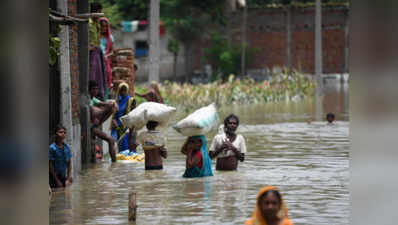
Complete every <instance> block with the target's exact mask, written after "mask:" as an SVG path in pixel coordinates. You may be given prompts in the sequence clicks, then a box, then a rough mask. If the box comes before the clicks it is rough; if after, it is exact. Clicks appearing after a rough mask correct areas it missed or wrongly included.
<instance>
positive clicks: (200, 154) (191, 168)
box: [181, 135, 213, 178]
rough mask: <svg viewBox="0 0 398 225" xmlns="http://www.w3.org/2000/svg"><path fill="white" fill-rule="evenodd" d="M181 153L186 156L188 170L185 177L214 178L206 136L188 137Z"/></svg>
mask: <svg viewBox="0 0 398 225" xmlns="http://www.w3.org/2000/svg"><path fill="white" fill-rule="evenodd" d="M181 153H182V154H184V155H186V170H185V173H184V175H183V177H186V178H189V177H206V176H213V171H212V168H211V159H210V157H209V153H208V151H207V142H206V137H205V136H204V135H198V136H190V137H188V138H187V140H186V141H185V143H184V145H183V146H182V148H181Z"/></svg>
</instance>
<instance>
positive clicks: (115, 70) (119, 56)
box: [111, 48, 135, 96]
mask: <svg viewBox="0 0 398 225" xmlns="http://www.w3.org/2000/svg"><path fill="white" fill-rule="evenodd" d="M114 52H115V53H114V55H113V57H112V63H111V66H112V79H113V80H112V83H113V91H114V93H116V91H117V88H118V87H119V84H120V83H121V82H126V83H127V84H128V85H129V88H130V90H129V94H130V95H131V96H134V82H135V74H134V50H133V49H132V48H123V49H115V50H114Z"/></svg>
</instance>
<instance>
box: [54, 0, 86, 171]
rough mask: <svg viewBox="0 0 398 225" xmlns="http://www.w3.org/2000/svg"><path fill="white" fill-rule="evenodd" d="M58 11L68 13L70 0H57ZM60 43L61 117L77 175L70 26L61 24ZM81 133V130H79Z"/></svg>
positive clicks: (77, 151)
mask: <svg viewBox="0 0 398 225" xmlns="http://www.w3.org/2000/svg"><path fill="white" fill-rule="evenodd" d="M57 6H58V11H60V12H61V13H63V14H64V15H68V2H67V0H57ZM59 38H60V40H61V43H60V56H59V61H60V63H59V67H60V91H61V95H60V96H61V102H60V112H61V115H60V119H61V124H62V125H63V126H64V127H65V128H66V131H67V134H68V135H67V138H66V143H68V145H69V146H71V147H72V157H73V158H72V174H73V177H75V175H77V173H78V172H79V171H80V168H81V162H79V161H77V160H74V159H75V158H80V156H79V154H81V153H80V146H76V144H75V142H76V141H78V143H80V137H78V139H77V140H75V139H76V134H75V132H76V129H73V125H72V89H71V78H70V57H69V26H67V25H64V26H61V31H60V32H59ZM79 134H80V132H79Z"/></svg>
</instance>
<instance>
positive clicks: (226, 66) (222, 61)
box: [204, 32, 258, 81]
mask: <svg viewBox="0 0 398 225" xmlns="http://www.w3.org/2000/svg"><path fill="white" fill-rule="evenodd" d="M210 42H211V46H210V47H209V48H206V49H205V57H204V58H205V60H206V61H207V62H208V63H211V64H213V67H214V68H215V73H214V74H213V76H212V81H214V80H216V79H217V78H219V77H217V71H220V72H221V75H222V77H221V79H222V80H223V81H225V80H227V78H228V75H229V74H234V73H237V72H238V71H240V66H241V57H242V46H241V45H239V46H231V48H230V47H229V46H228V41H227V38H226V37H224V36H222V35H221V34H220V33H218V32H213V33H212V34H211V38H210ZM246 48H247V50H246V51H247V53H246V65H249V64H250V62H251V61H252V59H253V57H254V54H255V53H256V52H257V51H258V49H257V48H248V47H246Z"/></svg>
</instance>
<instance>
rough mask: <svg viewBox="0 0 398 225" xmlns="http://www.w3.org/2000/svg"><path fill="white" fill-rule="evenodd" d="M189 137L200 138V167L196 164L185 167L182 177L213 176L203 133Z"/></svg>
mask: <svg viewBox="0 0 398 225" xmlns="http://www.w3.org/2000/svg"><path fill="white" fill-rule="evenodd" d="M191 138H198V139H201V140H202V143H203V144H202V147H201V148H200V151H201V153H202V168H199V167H198V166H194V167H193V168H187V169H186V170H185V173H184V175H183V177H185V178H189V177H206V176H213V170H212V168H211V159H210V156H209V153H208V151H207V142H206V137H205V136H204V135H200V136H192V137H191Z"/></svg>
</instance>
